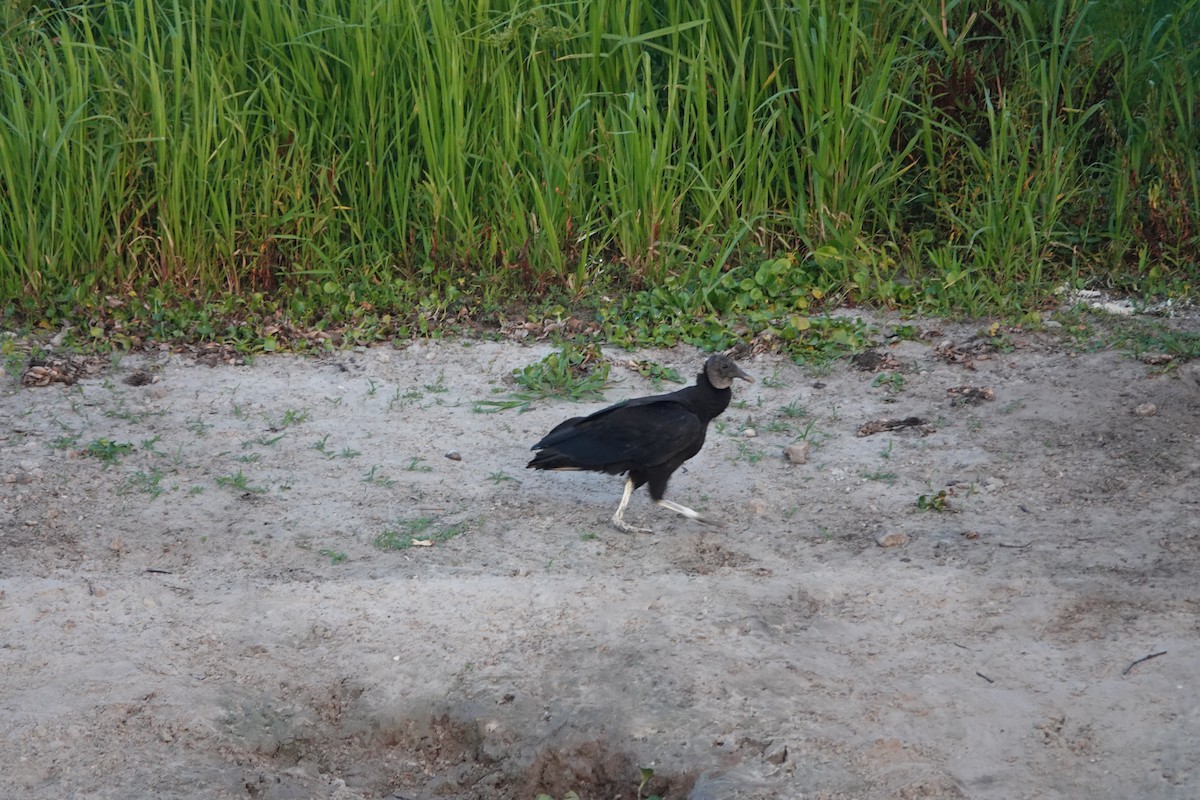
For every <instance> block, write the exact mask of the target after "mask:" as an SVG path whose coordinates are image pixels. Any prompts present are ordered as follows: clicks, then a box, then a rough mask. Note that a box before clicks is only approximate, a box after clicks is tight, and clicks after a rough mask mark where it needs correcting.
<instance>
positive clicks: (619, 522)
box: [612, 478, 695, 533]
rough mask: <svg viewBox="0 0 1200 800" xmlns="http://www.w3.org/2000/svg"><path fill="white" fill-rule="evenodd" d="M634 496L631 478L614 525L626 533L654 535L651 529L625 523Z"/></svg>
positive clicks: (628, 480) (615, 515) (613, 519)
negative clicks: (631, 497)
mask: <svg viewBox="0 0 1200 800" xmlns="http://www.w3.org/2000/svg"><path fill="white" fill-rule="evenodd" d="M632 494H633V478H629V479H627V480H626V481H625V493H624V494H623V495H621V505H619V506H617V513H615V514H613V518H612V521H613V525H616V526H617V527H618V528H620V529H621V530H623V531H625V532H626V533H654V531H652V530H650V529H649V528H638V527H636V526H634V525H630V524H629V523H628V522H626V521H625V519H624V517H625V507H626V506H628V505H629V497H630V495H632ZM693 513H695V512H693Z"/></svg>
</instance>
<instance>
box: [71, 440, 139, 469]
mask: <svg viewBox="0 0 1200 800" xmlns="http://www.w3.org/2000/svg"><path fill="white" fill-rule="evenodd" d="M133 450H134V447H133V443H132V442H114V441H113V440H111V439H104V438H101V439H95V440H93V441H91V442H89V443H88V445H87V447H85V448H83V454H84V455H87V456H92V457H93V458H98V459H100V460H101V461H103V462H104V463H105V464H106V465H108V464H116V463H118V462H120V460H121V458H122V457H124V456H127V455H129V454H130V453H132V452H133Z"/></svg>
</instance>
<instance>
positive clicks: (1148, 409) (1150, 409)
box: [1133, 403, 1158, 417]
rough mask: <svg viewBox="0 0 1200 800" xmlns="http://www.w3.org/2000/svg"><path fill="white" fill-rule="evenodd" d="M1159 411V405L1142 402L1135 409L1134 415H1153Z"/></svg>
mask: <svg viewBox="0 0 1200 800" xmlns="http://www.w3.org/2000/svg"><path fill="white" fill-rule="evenodd" d="M1157 413H1158V406H1156V405H1154V403H1142V404H1141V405H1140V406H1138V407H1137V408H1135V409H1134V410H1133V414H1134V416H1137V417H1153V416H1154V415H1155V414H1157Z"/></svg>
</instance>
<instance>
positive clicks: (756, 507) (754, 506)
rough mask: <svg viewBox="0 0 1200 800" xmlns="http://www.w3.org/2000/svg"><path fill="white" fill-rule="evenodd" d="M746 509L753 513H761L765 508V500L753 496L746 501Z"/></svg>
mask: <svg viewBox="0 0 1200 800" xmlns="http://www.w3.org/2000/svg"><path fill="white" fill-rule="evenodd" d="M746 510H747V511H749V512H750V513H751V514H754V515H758V514H762V513H763V512H765V511H766V510H767V501H766V500H763V499H762V498H761V497H755V498H754V499H753V500H750V501H749V502H747V503H746Z"/></svg>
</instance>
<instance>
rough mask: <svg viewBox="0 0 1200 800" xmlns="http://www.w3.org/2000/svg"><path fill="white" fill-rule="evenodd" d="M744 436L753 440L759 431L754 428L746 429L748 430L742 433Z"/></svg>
mask: <svg viewBox="0 0 1200 800" xmlns="http://www.w3.org/2000/svg"><path fill="white" fill-rule="evenodd" d="M742 436H745V437H746V438H747V439H753V438H754V437H755V436H758V431H756V430H754V428H746V430H744V431H742Z"/></svg>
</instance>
